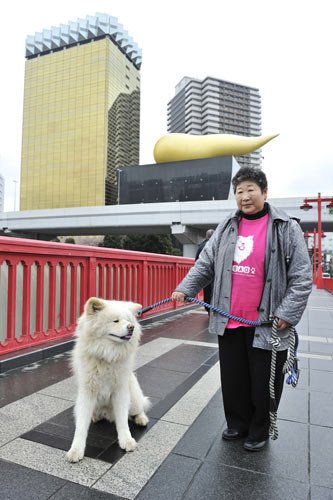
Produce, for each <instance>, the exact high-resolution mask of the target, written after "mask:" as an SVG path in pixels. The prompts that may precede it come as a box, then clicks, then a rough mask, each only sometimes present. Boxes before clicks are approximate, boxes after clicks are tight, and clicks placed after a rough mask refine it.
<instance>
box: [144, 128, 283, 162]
mask: <svg viewBox="0 0 333 500" xmlns="http://www.w3.org/2000/svg"><path fill="white" fill-rule="evenodd" d="M278 135H279V134H274V135H261V136H259V137H245V136H242V135H233V134H208V135H190V134H167V135H164V136H163V137H161V138H160V139H159V140H158V141H157V142H156V144H155V147H154V158H155V161H156V163H162V162H168V161H182V160H196V159H199V158H213V157H216V156H227V155H231V156H240V155H244V154H247V153H252V151H255V150H256V149H259V148H261V147H262V146H263V145H264V144H266V143H267V142H268V141H271V140H272V139H274V137H277V136H278Z"/></svg>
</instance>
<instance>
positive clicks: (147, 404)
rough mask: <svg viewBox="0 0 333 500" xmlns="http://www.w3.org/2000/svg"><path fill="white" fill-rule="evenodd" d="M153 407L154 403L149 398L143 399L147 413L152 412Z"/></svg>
mask: <svg viewBox="0 0 333 500" xmlns="http://www.w3.org/2000/svg"><path fill="white" fill-rule="evenodd" d="M151 407H152V403H151V401H150V399H149V398H148V397H147V396H144V397H143V409H144V411H145V413H147V411H148V410H150V408H151Z"/></svg>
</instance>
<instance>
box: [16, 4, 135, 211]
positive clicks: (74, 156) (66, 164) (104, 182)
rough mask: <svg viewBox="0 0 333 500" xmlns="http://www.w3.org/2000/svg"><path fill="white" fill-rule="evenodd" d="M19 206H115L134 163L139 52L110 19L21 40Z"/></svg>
mask: <svg viewBox="0 0 333 500" xmlns="http://www.w3.org/2000/svg"><path fill="white" fill-rule="evenodd" d="M26 59H27V60H26V69H25V90H24V114H23V137H22V165H21V193H20V194H21V199H20V209H21V210H34V209H46V208H63V207H77V206H97V205H110V204H114V203H117V179H116V169H117V168H118V167H122V166H128V165H138V164H139V139H140V137H139V135H140V72H139V70H140V66H141V50H140V49H139V48H138V46H137V45H136V43H135V42H133V39H132V38H131V37H129V35H128V33H127V32H126V31H125V30H124V29H123V26H122V25H120V24H119V23H118V20H117V19H116V18H114V17H111V16H108V15H106V14H96V16H87V18H86V19H84V20H83V19H78V20H77V21H76V22H71V23H69V24H68V25H61V26H60V27H58V28H52V29H51V30H44V31H43V32H42V33H36V34H35V35H34V36H29V37H28V38H27V41H26Z"/></svg>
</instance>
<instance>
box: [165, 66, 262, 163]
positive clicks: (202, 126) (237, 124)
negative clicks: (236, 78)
mask: <svg viewBox="0 0 333 500" xmlns="http://www.w3.org/2000/svg"><path fill="white" fill-rule="evenodd" d="M175 90H176V92H175V97H174V98H173V99H171V101H170V102H169V103H168V132H169V133H176V132H178V133H185V134H194V135H206V134H236V135H244V136H248V137H249V136H259V135H261V97H260V94H259V90H258V89H256V88H253V87H247V86H245V85H240V84H239V83H232V82H227V81H225V80H219V79H217V78H212V77H210V76H208V77H207V78H205V79H204V80H198V79H197V78H190V77H187V76H185V77H184V78H183V79H182V80H181V81H180V82H179V83H178V84H177V85H176V89H175ZM261 160H262V155H261V150H257V151H255V152H253V153H249V154H247V155H242V156H239V157H237V161H238V163H239V164H240V166H252V167H259V168H261Z"/></svg>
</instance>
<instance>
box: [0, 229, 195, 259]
mask: <svg viewBox="0 0 333 500" xmlns="http://www.w3.org/2000/svg"><path fill="white" fill-rule="evenodd" d="M6 248H8V249H10V253H13V254H15V253H18V254H21V253H25V254H36V253H38V254H39V255H49V254H51V255H58V256H59V255H66V256H73V257H75V256H79V257H89V256H91V255H95V256H96V257H97V256H98V255H99V256H101V257H108V258H110V256H111V255H112V258H114V259H126V260H127V259H129V258H130V259H132V260H142V259H143V258H145V260H150V261H154V262H179V261H181V262H182V263H184V264H186V263H190V264H193V259H192V258H188V257H179V256H175V255H166V254H158V253H148V252H138V251H134V250H122V249H114V248H105V247H92V246H88V245H76V244H71V243H56V242H51V241H41V240H29V239H26V238H11V237H6V236H0V253H1V252H3V251H4V250H5V249H6ZM23 249H24V251H22V250H23ZM37 250H38V251H37Z"/></svg>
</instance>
